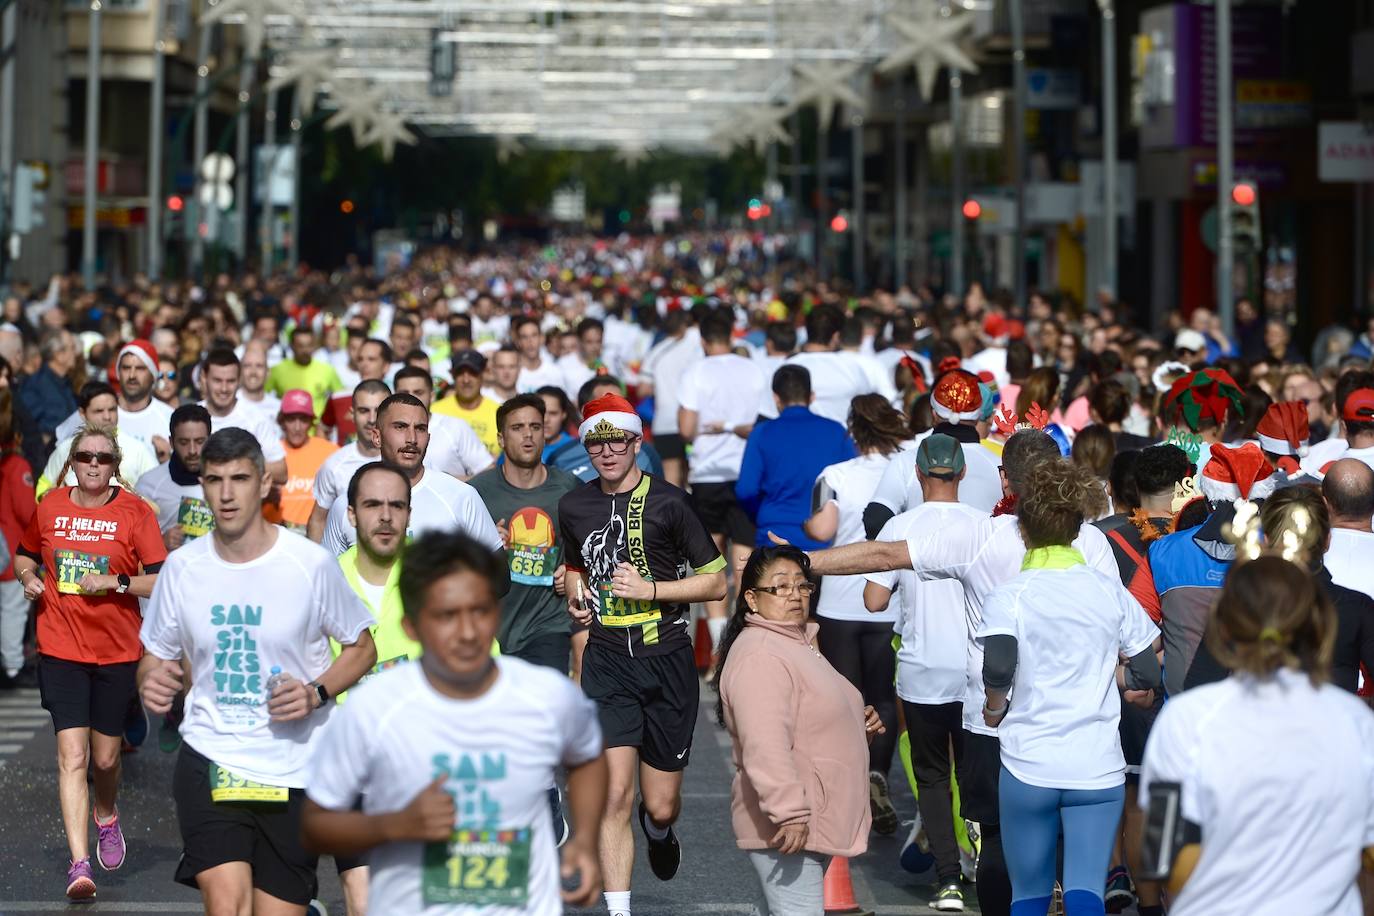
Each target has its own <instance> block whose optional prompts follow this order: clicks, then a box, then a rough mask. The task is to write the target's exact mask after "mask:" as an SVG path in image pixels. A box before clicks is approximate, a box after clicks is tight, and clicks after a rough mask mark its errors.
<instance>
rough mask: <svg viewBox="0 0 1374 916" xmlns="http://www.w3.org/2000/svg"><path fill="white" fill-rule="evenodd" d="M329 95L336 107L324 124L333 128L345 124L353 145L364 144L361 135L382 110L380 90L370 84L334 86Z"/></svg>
mask: <svg viewBox="0 0 1374 916" xmlns="http://www.w3.org/2000/svg"><path fill="white" fill-rule="evenodd" d="M329 95H330V97H331V98H332V99H333V100H334V103H335V104H336V105H337V106H338V108H337V110H336V111H335V112H334V113H333V114H332V115H330V116H329V120H327V121H325V122H324V126H325V127H327V128H329V129H330V130H333V129H334V128H336V127H343V126H344V125H345V124H346V125H348V127H349V128H351V129H352V131H353V143H354V145H355V146H364V145H365V144H364V142H363V135H364V134H366V133H367V132H368V130H369V129H370V128H371V127H372V124H373V122H374V121H376V120H377V118H378V117H379V116H380V115H381V112H382V93H381V91H380V90H377V89H374V88H372V87H371V86H348V87H347V88H346V89H342V90H341V88H340V87H338V86H335V87H334V89H333V90H332V91H331V92H330V94H329Z"/></svg>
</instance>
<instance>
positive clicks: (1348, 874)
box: [1139, 670, 1374, 916]
mask: <svg viewBox="0 0 1374 916" xmlns="http://www.w3.org/2000/svg"><path fill="white" fill-rule="evenodd" d="M1156 782H1176V783H1179V784H1180V785H1181V786H1182V798H1181V807H1180V814H1181V815H1182V816H1183V817H1184V818H1186V819H1188V820H1190V821H1192V822H1193V823H1195V824H1198V825H1199V826H1201V827H1202V834H1203V842H1202V856H1201V858H1200V859H1199V860H1198V863H1197V867H1196V868H1195V869H1194V870H1193V873H1192V877H1190V878H1189V879H1188V883H1187V884H1185V885H1184V886H1183V890H1182V891H1180V892H1179V894H1178V895H1177V896H1176V897H1174V899H1173V901H1172V904H1171V906H1170V907H1169V913H1170V916H1255V914H1270V913H1273V914H1279V913H1284V914H1287V913H1302V914H1304V916H1360V914H1361V913H1363V912H1364V910H1363V908H1362V906H1361V904H1360V892H1359V889H1358V888H1357V887H1356V884H1355V880H1356V877H1357V875H1358V874H1359V871H1360V850H1361V849H1362V848H1364V847H1366V846H1374V714H1371V713H1370V711H1369V707H1367V706H1365V705H1364V701H1363V700H1361V699H1359V698H1358V697H1355V696H1353V695H1351V694H1348V693H1346V692H1345V691H1343V690H1341V689H1339V688H1337V687H1332V686H1331V685H1329V684H1323V685H1322V686H1321V687H1313V686H1312V684H1311V682H1310V681H1308V679H1307V676H1306V675H1304V674H1301V673H1299V672H1296V671H1287V670H1283V671H1279V672H1278V674H1277V675H1275V677H1274V679H1273V680H1270V681H1257V680H1256V679H1255V678H1253V677H1249V676H1245V675H1233V676H1232V677H1229V678H1227V679H1226V680H1224V681H1219V682H1217V683H1215V684H1206V685H1204V686H1201V687H1196V688H1194V689H1192V690H1189V691H1187V692H1186V693H1182V694H1179V695H1177V696H1174V697H1171V698H1170V699H1169V702H1168V703H1166V704H1164V709H1163V711H1162V712H1161V713H1160V714H1159V718H1158V719H1157V720H1155V724H1154V728H1153V729H1152V730H1151V732H1150V740H1149V743H1148V744H1146V746H1145V760H1144V764H1143V766H1142V767H1141V774H1140V795H1139V799H1140V806H1141V807H1142V808H1145V807H1146V806H1147V805H1148V804H1149V798H1150V792H1149V790H1150V786H1151V784H1153V783H1156Z"/></svg>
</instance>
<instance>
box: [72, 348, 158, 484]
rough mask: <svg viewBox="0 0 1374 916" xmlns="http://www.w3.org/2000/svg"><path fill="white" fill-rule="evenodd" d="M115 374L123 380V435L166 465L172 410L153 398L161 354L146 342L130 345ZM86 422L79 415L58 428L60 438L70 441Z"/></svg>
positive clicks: (78, 412)
mask: <svg viewBox="0 0 1374 916" xmlns="http://www.w3.org/2000/svg"><path fill="white" fill-rule="evenodd" d="M115 371H116V373H117V374H118V377H119V392H118V398H119V424H118V427H119V431H120V432H121V433H124V434H125V435H126V436H130V437H132V438H134V439H137V440H138V441H140V442H142V443H143V444H144V445H146V446H148V448H149V449H150V450H151V451H152V452H153V453H154V454H155V455H156V456H157V460H158V461H166V460H167V456H168V455H169V454H170V451H171V450H170V448H169V447H168V444H167V424H168V422H169V421H170V420H171V419H172V408H171V407H168V406H167V405H166V404H164V403H162V402H161V401H159V400H158V399H157V398H155V397H153V386H154V384H155V383H156V382H157V377H158V372H159V369H158V356H157V351H156V350H154V349H153V345H152V344H151V343H149V342H148V341H146V340H143V339H139V340H135V341H131V342H130V343H126V344H125V345H124V346H123V347H121V348H120V350H119V357H118V359H117V360H116V362H115ZM82 422H83V421H82V418H81V412H80V411H77V412H76V413H74V414H72V415H71V416H70V417H68V418H67V419H65V420H63V421H62V423H61V424H59V425H58V427H57V431H56V437H57V438H58V439H65V438H67V437H68V436H70V435H72V434H73V433H75V432H76V430H77V428H78V427H79V426H81V424H82Z"/></svg>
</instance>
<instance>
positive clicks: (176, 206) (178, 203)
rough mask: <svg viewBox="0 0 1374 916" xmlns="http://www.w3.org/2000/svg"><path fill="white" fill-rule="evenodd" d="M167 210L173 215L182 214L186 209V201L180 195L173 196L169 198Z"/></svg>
mask: <svg viewBox="0 0 1374 916" xmlns="http://www.w3.org/2000/svg"><path fill="white" fill-rule="evenodd" d="M167 209H168V210H171V211H172V212H173V213H180V212H181V211H182V210H185V209H186V199H185V198H183V197H182V196H181V195H180V194H173V195H172V196H171V197H169V198H167Z"/></svg>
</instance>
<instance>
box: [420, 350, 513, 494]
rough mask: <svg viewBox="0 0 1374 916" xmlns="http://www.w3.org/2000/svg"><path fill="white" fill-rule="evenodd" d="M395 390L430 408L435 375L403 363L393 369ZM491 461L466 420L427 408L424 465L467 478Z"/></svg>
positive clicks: (462, 478)
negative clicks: (427, 420)
mask: <svg viewBox="0 0 1374 916" xmlns="http://www.w3.org/2000/svg"><path fill="white" fill-rule="evenodd" d="M396 391H397V392H398V393H401V394H408V395H410V396H411V397H414V398H417V399H418V400H419V401H420V403H421V404H424V405H425V408H426V409H429V408H430V407H431V402H433V400H434V376H432V375H430V374H429V373H428V372H426V371H425V370H424V369H421V368H419V367H418V366H406V367H405V368H404V369H401V370H399V371H397V373H396ZM497 425H498V426H499V425H500V424H497ZM492 463H493V462H492V457H491V453H490V452H488V451H487V447H486V446H485V445H483V444H482V440H481V439H478V438H477V433H475V432H473V429H472V427H471V426H469V425H468V423H467V421H466V420H460V419H459V418H457V417H449V416H445V415H443V414H435V413H434V412H433V411H432V410H431V411H430V415H429V450H428V451H427V452H425V467H429V468H433V469H434V470H436V471H442V472H443V473H445V474H451V475H452V476H454V477H457V478H458V479H459V480H467V479H469V478H471V477H472V476H473V475H474V474H480V473H481V472H483V471H485V470H486V469H487V468H489V467H491V466H492Z"/></svg>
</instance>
